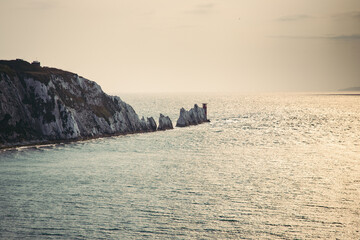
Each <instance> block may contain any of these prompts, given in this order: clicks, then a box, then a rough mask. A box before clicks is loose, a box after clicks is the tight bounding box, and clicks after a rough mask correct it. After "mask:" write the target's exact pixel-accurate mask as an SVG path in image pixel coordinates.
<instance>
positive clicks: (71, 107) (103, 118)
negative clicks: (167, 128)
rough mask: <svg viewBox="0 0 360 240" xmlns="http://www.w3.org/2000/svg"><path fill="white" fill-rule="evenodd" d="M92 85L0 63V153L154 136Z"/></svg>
mask: <svg viewBox="0 0 360 240" xmlns="http://www.w3.org/2000/svg"><path fill="white" fill-rule="evenodd" d="M156 129H157V126H156V122H155V121H154V119H153V118H147V119H146V120H145V118H144V117H143V118H142V119H139V117H138V115H137V114H136V112H135V111H134V109H133V108H132V107H131V106H130V105H129V104H127V103H125V102H124V101H122V100H121V99H120V98H119V97H115V96H109V95H107V94H106V93H104V92H103V91H102V90H101V87H100V86H99V85H98V84H96V83H95V82H93V81H90V80H87V79H85V78H83V77H80V76H78V75H77V74H74V73H71V72H66V71H62V70H59V69H55V68H47V67H40V66H37V65H34V64H30V63H28V62H26V61H23V60H13V61H4V60H1V61H0V148H1V147H6V146H12V145H21V144H26V143H28V142H31V143H41V142H46V141H52V140H77V139H86V138H92V137H100V136H107V135H115V134H127V133H137V132H151V131H156Z"/></svg>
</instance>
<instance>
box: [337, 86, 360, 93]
mask: <svg viewBox="0 0 360 240" xmlns="http://www.w3.org/2000/svg"><path fill="white" fill-rule="evenodd" d="M339 91H340V92H357V91H360V87H351V88H344V89H339Z"/></svg>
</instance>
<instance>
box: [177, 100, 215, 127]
mask: <svg viewBox="0 0 360 240" xmlns="http://www.w3.org/2000/svg"><path fill="white" fill-rule="evenodd" d="M203 122H209V120H208V119H207V116H206V112H205V109H204V108H200V107H199V106H198V105H197V104H195V105H194V107H193V108H192V109H190V110H189V111H186V110H185V109H184V108H181V109H180V117H179V119H178V120H177V122H176V126H177V127H187V126H190V125H198V124H200V123H203Z"/></svg>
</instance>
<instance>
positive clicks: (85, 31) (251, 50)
mask: <svg viewBox="0 0 360 240" xmlns="http://www.w3.org/2000/svg"><path fill="white" fill-rule="evenodd" d="M0 34H1V37H0V58H1V59H15V58H22V59H24V60H27V61H32V60H36V59H37V60H39V61H40V62H41V63H42V65H45V66H52V67H57V68H61V69H64V70H69V71H72V72H75V73H78V74H79V75H81V76H84V77H86V78H88V79H91V80H94V81H96V82H98V83H99V84H100V85H101V86H102V88H103V89H104V90H105V91H106V92H109V93H112V92H174V91H180V92H184V91H193V92H194V91H195V92H199V91H245V92H246V91H320V90H337V89H339V88H346V87H353V86H360V1H359V0H181V1H174V0H101V1H99V0H0Z"/></svg>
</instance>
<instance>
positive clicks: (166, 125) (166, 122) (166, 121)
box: [157, 113, 174, 130]
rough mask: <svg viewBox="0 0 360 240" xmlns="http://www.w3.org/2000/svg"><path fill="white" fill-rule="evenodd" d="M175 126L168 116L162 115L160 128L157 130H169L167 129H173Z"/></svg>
mask: <svg viewBox="0 0 360 240" xmlns="http://www.w3.org/2000/svg"><path fill="white" fill-rule="evenodd" d="M173 128H174V127H173V124H172V122H171V119H170V118H169V117H168V116H164V115H162V114H161V113H160V117H159V127H158V129H157V130H167V129H173Z"/></svg>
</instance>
